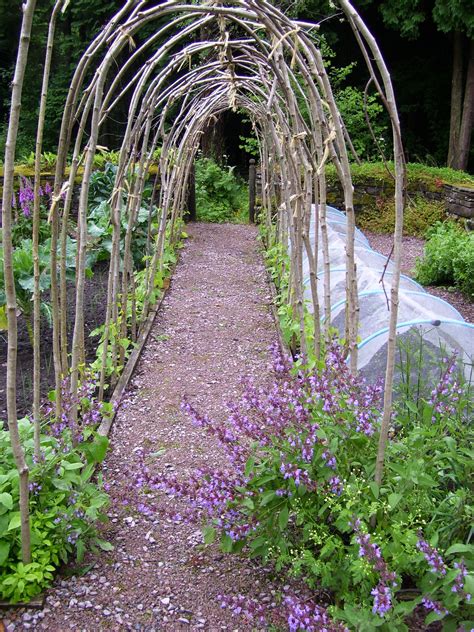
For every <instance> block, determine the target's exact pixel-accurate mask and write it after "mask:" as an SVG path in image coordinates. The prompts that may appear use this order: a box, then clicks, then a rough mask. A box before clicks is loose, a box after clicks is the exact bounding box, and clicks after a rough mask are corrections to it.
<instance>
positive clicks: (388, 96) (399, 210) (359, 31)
mask: <svg viewBox="0 0 474 632" xmlns="http://www.w3.org/2000/svg"><path fill="white" fill-rule="evenodd" d="M340 4H341V6H342V8H343V10H344V12H345V13H346V15H347V17H348V19H349V23H350V25H351V27H352V30H353V31H354V34H355V36H356V39H357V41H358V43H359V46H360V48H361V50H362V54H363V55H364V58H365V61H366V63H367V66H368V68H369V72H370V74H371V77H372V79H373V80H374V84H375V85H376V86H377V89H378V91H379V93H380V94H381V97H382V100H383V101H384V104H385V107H386V108H387V111H388V113H389V115H390V121H391V123H392V131H393V148H394V159H395V160H394V162H395V232H394V257H393V259H394V264H395V268H394V272H393V275H392V279H393V280H392V289H391V295H390V325H389V337H388V345H387V366H386V370H385V389H384V407H383V417H382V425H381V428H380V439H379V445H378V451H377V460H376V466H375V482H376V483H377V485H380V483H381V482H382V476H383V466H384V459H385V449H386V445H387V439H388V431H389V427H390V420H391V417H392V401H393V378H394V371H395V355H396V327H397V318H398V292H399V286H400V268H401V255H402V234H403V211H404V197H405V196H404V193H405V179H406V172H405V171H406V170H405V157H404V153H403V145H402V140H401V130H400V121H399V118H398V111H397V106H396V102H395V94H394V91H393V85H392V81H391V78H390V74H389V72H388V69H387V66H386V65H385V62H384V60H383V57H382V54H381V52H380V49H379V47H378V45H377V42H376V41H375V39H374V37H373V36H372V34H371V33H370V31H369V29H368V28H367V27H366V25H365V24H364V22H363V20H362V19H361V17H360V16H359V14H358V13H357V11H356V10H355V9H354V7H353V6H352V5H351V4H350V2H348V1H347V0H340ZM372 60H373V61H374V62H375V65H376V68H377V70H378V72H379V73H380V78H381V80H382V84H383V89H382V86H381V84H380V82H379V79H378V77H377V75H376V73H375V69H374V66H373V63H372Z"/></svg>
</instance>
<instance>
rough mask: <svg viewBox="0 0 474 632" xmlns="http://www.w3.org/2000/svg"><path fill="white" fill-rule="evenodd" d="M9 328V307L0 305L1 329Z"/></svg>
mask: <svg viewBox="0 0 474 632" xmlns="http://www.w3.org/2000/svg"><path fill="white" fill-rule="evenodd" d="M6 329H8V318H7V308H6V306H5V305H0V331H3V330H6Z"/></svg>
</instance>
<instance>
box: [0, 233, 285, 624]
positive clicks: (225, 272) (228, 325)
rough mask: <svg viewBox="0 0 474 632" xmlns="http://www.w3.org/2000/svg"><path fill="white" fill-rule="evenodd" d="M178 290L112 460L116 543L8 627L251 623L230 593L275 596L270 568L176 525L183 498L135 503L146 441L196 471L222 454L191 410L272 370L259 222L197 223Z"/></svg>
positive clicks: (219, 408)
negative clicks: (141, 506) (230, 602)
mask: <svg viewBox="0 0 474 632" xmlns="http://www.w3.org/2000/svg"><path fill="white" fill-rule="evenodd" d="M189 232H190V239H189V241H188V243H187V244H186V246H185V248H184V250H183V251H182V254H181V260H180V263H179V265H178V267H177V269H176V272H175V275H174V277H173V281H172V286H171V290H170V292H169V294H168V295H167V297H166V298H165V301H164V304H163V308H162V310H161V311H160V313H159V315H158V317H157V319H156V322H155V324H154V327H153V329H152V332H151V335H150V338H149V340H148V343H147V345H146V348H145V350H144V353H143V355H142V357H141V360H140V363H139V365H138V368H137V370H136V372H135V375H134V377H133V378H132V381H131V384H130V386H129V389H128V392H127V394H126V400H127V401H126V404H125V405H124V406H122V408H121V409H120V410H119V412H118V415H117V418H116V420H115V423H114V426H113V429H112V434H111V442H112V445H111V451H110V453H109V455H108V457H107V459H106V463H105V466H104V476H105V478H106V480H107V481H108V483H109V484H110V494H111V499H112V504H111V509H110V511H109V516H110V522H109V523H108V524H107V525H106V526H105V527H104V529H103V532H104V537H105V538H106V539H107V540H108V541H110V542H112V543H113V544H114V547H115V548H114V550H113V551H112V552H110V553H101V554H100V555H92V554H90V555H89V556H88V558H87V559H86V563H87V564H90V565H92V567H91V568H90V570H89V572H87V573H86V574H85V575H83V576H82V577H80V576H73V577H71V578H65V577H64V576H63V577H58V579H57V581H56V584H55V586H54V587H53V588H52V589H51V590H49V591H48V593H47V598H46V604H45V608H44V609H42V610H39V611H34V610H28V611H25V610H12V611H9V612H7V613H6V619H5V620H4V623H5V628H6V630H7V631H8V632H11V631H12V630H26V629H39V630H43V629H44V630H49V631H50V632H56V631H57V632H60V631H61V632H62V631H64V630H87V631H89V630H90V631H95V630H147V631H151V630H190V629H191V630H199V629H205V630H212V631H217V630H247V629H248V630H250V629H252V627H251V626H250V627H246V625H245V623H244V624H243V623H242V620H240V619H236V618H232V616H231V614H230V613H229V612H228V611H226V610H222V609H221V607H220V604H219V600H218V599H217V595H218V594H220V593H226V592H227V593H229V594H237V593H238V592H242V593H244V594H245V593H250V594H251V595H252V596H254V597H256V596H258V595H261V599H263V600H266V601H271V600H272V586H271V584H270V580H269V571H268V570H265V569H263V568H261V567H258V566H257V565H256V564H254V563H253V562H249V561H248V560H245V559H243V558H242V559H241V558H238V557H237V556H229V555H226V556H224V555H222V553H220V551H219V549H218V547H217V545H213V546H210V547H206V548H203V547H202V537H201V533H200V530H198V529H197V526H190V525H187V524H184V523H176V522H175V520H174V519H173V515H174V514H175V513H176V511H179V510H180V507H179V504H178V503H177V502H174V501H171V500H169V499H168V498H166V497H165V496H164V495H162V494H158V493H157V494H156V498H155V507H156V513H155V514H154V515H152V516H146V515H142V514H140V513H139V512H138V511H137V509H136V503H131V502H130V504H124V502H125V503H127V495H128V494H129V480H130V472H133V471H134V469H136V468H137V467H138V458H137V450H138V449H140V448H144V449H145V450H151V451H152V452H153V451H159V450H163V451H164V452H163V454H162V455H161V456H159V457H157V458H155V459H154V460H153V461H152V463H151V464H150V468H151V469H154V471H157V470H159V469H160V468H161V469H162V470H164V471H172V472H175V473H176V474H178V475H183V476H184V475H185V474H186V472H187V471H189V470H192V469H194V468H195V467H198V466H199V465H202V464H204V463H209V462H211V463H214V464H216V465H218V464H220V463H223V455H222V453H221V452H220V448H219V447H218V446H217V444H214V443H213V442H212V441H211V440H210V438H209V437H208V436H207V435H205V434H204V433H203V432H202V430H200V429H196V428H195V427H194V426H193V425H192V424H191V422H190V420H189V419H188V418H186V417H185V415H184V414H183V413H182V412H181V410H180V404H181V401H182V398H183V396H184V395H186V396H187V397H188V398H189V400H190V401H191V403H193V404H196V405H197V407H198V408H199V409H200V410H202V411H205V412H207V413H209V414H210V415H213V416H215V418H224V416H225V414H226V409H225V404H226V402H228V401H229V400H231V399H233V398H234V397H235V396H236V395H237V394H238V393H240V388H241V387H240V378H241V377H243V376H245V375H254V376H255V377H256V378H257V379H258V380H263V379H265V376H266V374H267V369H266V367H267V365H268V364H269V361H270V357H269V347H270V345H271V344H272V342H274V340H275V339H276V332H275V325H274V322H273V319H272V316H271V311H270V301H271V297H270V290H269V287H268V285H267V280H266V273H265V270H264V267H263V262H262V260H261V257H260V254H259V252H258V247H257V241H256V229H255V228H254V227H252V226H243V225H209V224H207V225H201V224H194V225H192V226H190V227H189Z"/></svg>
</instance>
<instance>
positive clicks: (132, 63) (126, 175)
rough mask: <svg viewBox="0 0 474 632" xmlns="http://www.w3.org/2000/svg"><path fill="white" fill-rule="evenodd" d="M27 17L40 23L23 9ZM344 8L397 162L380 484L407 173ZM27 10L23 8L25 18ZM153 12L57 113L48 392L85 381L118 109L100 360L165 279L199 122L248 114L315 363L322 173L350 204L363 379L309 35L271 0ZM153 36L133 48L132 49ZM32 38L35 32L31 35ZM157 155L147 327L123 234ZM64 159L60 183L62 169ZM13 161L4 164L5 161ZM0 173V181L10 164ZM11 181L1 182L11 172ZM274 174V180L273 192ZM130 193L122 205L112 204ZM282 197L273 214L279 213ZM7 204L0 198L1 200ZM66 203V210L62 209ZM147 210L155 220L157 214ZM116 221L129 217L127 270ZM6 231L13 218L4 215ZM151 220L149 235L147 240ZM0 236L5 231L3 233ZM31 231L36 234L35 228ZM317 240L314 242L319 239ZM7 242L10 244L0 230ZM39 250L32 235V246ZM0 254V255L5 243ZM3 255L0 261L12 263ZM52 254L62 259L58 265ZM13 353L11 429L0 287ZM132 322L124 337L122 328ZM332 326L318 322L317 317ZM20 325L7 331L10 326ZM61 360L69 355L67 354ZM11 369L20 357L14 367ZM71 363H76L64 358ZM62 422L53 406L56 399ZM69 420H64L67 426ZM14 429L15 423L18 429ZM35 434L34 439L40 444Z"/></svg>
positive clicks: (95, 57) (349, 325)
mask: <svg viewBox="0 0 474 632" xmlns="http://www.w3.org/2000/svg"><path fill="white" fill-rule="evenodd" d="M28 2H29V4H28V5H27V10H26V12H25V15H29V12H31V10H34V2H32V0H28ZM67 4H68V0H58V1H57V2H56V4H55V6H54V8H53V11H52V15H51V22H50V27H49V36H48V42H47V49H46V60H45V68H44V77H43V89H42V96H41V104H40V115H39V121H38V136H37V145H36V156H37V160H36V165H35V188H36V192H38V190H39V175H40V163H39V156H40V154H41V148H42V133H43V127H44V114H45V104H46V100H47V92H48V80H49V72H50V66H51V55H52V50H53V46H54V28H55V24H56V20H57V18H58V16H59V14H60V11H62V10H66V9H67ZM338 4H339V6H340V7H341V9H342V11H343V12H344V14H345V16H346V19H347V20H348V22H349V24H350V25H351V27H352V30H353V32H354V35H355V37H356V39H357V41H358V43H359V45H360V48H361V50H362V54H363V56H364V58H365V61H366V63H367V67H368V70H369V74H370V77H371V80H372V81H373V82H374V84H375V87H376V88H377V90H378V91H379V93H380V95H381V97H382V100H383V102H384V104H385V106H386V109H387V111H388V113H389V116H390V120H391V122H392V130H393V141H394V143H393V144H394V157H395V174H394V177H395V183H396V186H395V206H396V226H395V234H394V244H395V245H394V255H393V261H394V264H395V265H394V272H393V275H392V285H391V296H390V309H391V315H390V329H389V336H388V349H389V351H388V354H387V367H386V380H385V400H384V414H383V421H382V430H381V438H380V445H379V453H378V457H377V470H376V480H377V482H380V480H381V476H382V467H383V455H384V450H385V442H386V439H387V433H388V424H389V421H390V415H391V404H392V383H393V371H394V361H395V333H396V323H397V307H398V289H399V280H400V250H401V249H400V246H401V237H402V221H403V190H404V179H405V175H404V159H403V149H402V143H401V136H400V126H399V121H398V114H397V109H396V104H395V98H394V93H393V88H392V83H391V80H390V76H389V73H388V71H387V68H386V66H385V63H384V61H383V58H382V55H381V54H380V51H379V48H378V46H377V44H376V42H375V40H374V38H373V37H372V36H371V34H370V32H369V31H368V29H367V28H366V26H365V25H364V23H363V21H362V20H361V18H360V16H359V15H358V13H357V12H356V10H355V9H354V8H353V7H352V5H351V4H350V2H348V0H339V2H338ZM31 5H33V9H31ZM150 5H152V3H151V2H150V1H148V0H128V1H126V2H124V4H123V6H122V8H121V9H120V10H119V11H118V12H117V13H116V14H115V15H114V16H113V17H112V18H111V20H110V21H109V22H108V23H107V24H106V25H105V26H104V28H103V29H102V31H101V32H100V33H99V34H98V35H97V36H96V38H95V39H94V40H93V41H92V42H91V43H90V45H89V46H88V47H87V49H86V51H85V53H84V55H83V56H82V58H81V59H80V61H79V62H78V65H77V68H76V71H75V73H74V76H73V78H72V81H71V84H70V88H69V92H68V95H67V99H66V101H65V104H64V114H63V118H62V124H61V130H60V136H59V140H58V151H57V165H56V172H55V180H54V194H53V202H52V205H51V208H50V221H51V238H52V243H51V253H52V256H51V270H52V271H53V274H52V275H51V278H52V281H51V285H52V287H51V302H52V312H53V352H54V366H55V376H56V391H57V393H60V386H61V381H62V379H63V377H64V376H65V375H68V374H70V376H71V385H70V388H71V393H72V395H75V394H76V393H77V389H78V383H79V367H80V365H81V364H82V363H83V360H84V282H85V278H86V245H87V208H88V194H89V180H90V176H91V174H92V171H93V166H94V157H95V155H96V153H97V152H98V151H100V147H99V145H98V142H99V133H100V130H101V129H102V127H103V125H104V123H105V122H106V121H107V120H108V118H109V117H112V116H113V115H114V111H115V108H116V107H117V105H118V104H119V103H120V102H121V101H122V100H123V99H127V100H128V103H129V105H128V118H127V124H126V128H125V130H124V133H123V139H122V143H121V148H120V152H119V161H118V167H117V172H116V177H115V183H114V189H113V193H112V196H111V199H110V220H111V224H112V227H113V234H112V249H111V256H110V266H109V275H108V288H107V310H106V321H105V329H104V336H103V338H104V340H103V345H104V350H110V352H111V354H112V358H113V363H114V366H118V365H119V364H120V363H122V362H123V350H122V349H121V348H120V347H119V346H118V345H117V342H116V337H115V338H114V337H113V336H112V335H111V331H112V329H114V330H116V331H117V330H118V331H120V335H121V337H127V336H130V337H131V338H132V340H133V339H135V338H136V337H137V336H138V335H139V332H140V326H141V325H142V324H143V323H144V321H145V319H146V317H147V314H148V311H149V309H150V307H151V303H152V297H153V288H154V278H155V275H156V272H157V270H159V269H160V267H161V266H162V265H163V252H164V245H165V236H166V231H167V230H168V231H169V232H170V239H171V240H174V239H176V234H175V231H176V226H177V219H178V218H179V217H181V216H182V214H183V211H184V210H185V209H184V207H185V199H186V190H187V184H188V180H189V176H190V171H191V167H192V163H193V160H194V157H195V155H196V152H197V150H198V147H199V140H200V137H201V135H202V133H203V132H204V130H205V128H206V126H207V124H208V122H209V120H210V119H212V117H215V116H218V115H219V114H220V113H221V112H223V111H224V110H226V109H237V108H241V109H244V110H245V111H246V112H247V114H248V116H249V117H250V120H251V122H252V125H253V127H254V129H255V133H256V136H257V139H258V141H259V154H260V165H261V174H262V207H263V213H264V221H265V223H266V227H267V229H268V232H269V235H270V240H271V242H272V243H279V244H281V246H282V248H283V250H285V251H288V252H289V253H290V262H291V263H290V283H289V289H288V295H287V301H288V304H289V305H290V306H291V309H292V311H293V314H294V316H295V318H296V319H297V321H298V323H299V329H300V341H301V353H302V354H303V355H305V354H306V353H307V351H308V344H312V345H314V352H315V354H316V355H317V356H318V355H319V354H320V353H321V343H322V340H324V338H325V337H326V338H327V336H328V332H327V331H321V326H320V315H321V314H322V313H325V314H329V312H330V304H331V302H330V264H329V245H328V233H327V222H326V178H325V168H324V167H325V164H326V163H327V162H328V161H331V162H332V163H333V164H334V165H335V168H336V173H337V175H338V178H339V180H340V183H341V186H342V189H343V193H344V207H345V213H346V221H347V238H346V245H345V248H346V266H345V268H346V318H345V323H346V325H345V326H346V331H345V336H344V339H345V341H346V342H345V344H346V348H347V354H348V356H349V362H350V366H351V369H352V371H354V372H355V371H356V370H357V330H358V304H357V270H356V266H355V257H354V236H355V218H354V208H353V186H352V180H351V173H350V166H349V156H348V148H350V147H351V144H350V139H348V136H347V133H346V130H345V128H344V124H343V121H342V118H341V115H340V113H339V111H338V108H337V104H336V102H335V99H334V95H333V92H332V89H331V84H330V80H329V77H328V74H327V72H326V70H325V65H324V61H323V57H322V54H321V51H320V50H319V48H318V46H317V42H316V41H315V38H314V37H313V35H314V30H315V29H317V25H314V24H308V23H303V22H300V21H295V20H291V19H290V18H289V17H287V16H286V15H284V14H283V13H282V12H281V11H279V10H278V9H277V8H275V7H274V6H272V5H271V4H270V3H269V2H267V1H266V0H228V1H226V2H223V1H221V0H209V1H208V2H198V3H196V4H194V3H185V2H180V1H179V0H167V1H165V2H160V3H159V4H157V5H154V6H153V5H152V6H150ZM154 24H156V30H154V31H152V32H151V34H150V35H147V36H145V39H144V41H142V42H141V43H140V44H139V45H138V46H137V45H136V39H137V36H139V35H140V33H142V32H143V29H144V28H145V27H146V28H148V29H149V28H150V27H151V26H152V25H154ZM30 28H31V25H30ZM158 147H159V148H160V151H161V154H160V158H159V164H158V172H157V176H156V178H155V186H154V194H155V193H157V200H156V202H157V204H156V207H155V204H154V202H155V199H154V197H155V195H153V198H152V202H151V204H150V213H156V214H157V217H156V219H157V220H158V224H159V228H158V231H157V234H156V235H151V233H150V232H149V234H148V238H147V248H146V253H145V255H146V256H147V265H146V283H145V299H144V305H143V309H142V311H141V313H138V312H137V309H136V300H135V292H136V287H135V277H134V268H133V259H132V257H131V244H132V240H133V228H134V226H135V223H136V220H137V214H138V210H139V208H140V206H141V203H142V196H143V190H144V186H145V181H146V177H147V174H148V172H149V169H150V166H151V164H152V161H153V157H154V155H155V152H156V150H157V148H158ZM69 154H71V155H72V159H71V164H70V168H69V174H68V175H66V173H67V172H66V161H67V158H68V155H69ZM8 160H10V159H8ZM8 160H6V163H5V174H6V175H8V173H9V168H10V162H11V160H10V162H8ZM79 166H81V168H82V174H81V182H80V187H79V208H78V237H77V239H78V258H77V270H76V308H75V319H74V333H73V341H72V346H71V348H70V349H69V347H68V341H67V327H66V316H65V309H64V308H65V305H66V302H67V299H66V238H67V220H68V217H69V214H70V211H71V204H72V195H73V188H74V185H75V181H76V179H77V178H78V175H79ZM7 167H8V168H7ZM275 174H278V178H279V181H280V186H279V192H277V191H276V185H275ZM11 187H12V182H8V177H7V178H6V182H5V187H4V199H3V209H4V215H5V214H7V216H8V214H10V215H9V217H10V218H11ZM125 191H126V192H127V196H126V199H124V196H123V195H122V193H123V192H125ZM277 193H279V198H280V199H279V204H278V206H277V208H275V205H274V200H275V198H276V197H277ZM8 196H9V199H8ZM63 198H64V199H63ZM38 200H39V196H38V194H37V195H36V202H35V213H34V216H35V221H36V222H37V220H38V216H39V215H38V213H39V202H38ZM155 208H156V209H157V210H155ZM311 216H313V221H314V231H315V238H314V247H313V245H312V244H311V240H310V238H309V230H310V224H311V221H310V220H311ZM121 217H126V218H127V231H126V234H125V237H124V240H123V258H122V260H121V252H120V243H121V222H120V219H121ZM7 220H8V217H7ZM150 223H151V222H149V227H150ZM6 225H7V226H8V221H7V222H6ZM35 226H36V229H35V230H36V231H37V229H38V225H37V223H36V224H35ZM319 235H320V236H321V239H319ZM4 239H5V240H6V241H7V242H8V240H9V239H10V245H11V235H9V234H8V231H4ZM34 239H35V244H36V245H37V243H38V241H37V232H36V233H35V235H34ZM7 245H8V243H7ZM6 250H8V248H7V249H6ZM58 252H59V256H58V254H57V253H58ZM304 255H305V256H307V258H308V261H309V269H310V285H311V300H312V304H313V305H312V306H313V314H314V320H313V324H314V336H313V340H312V341H308V340H307V339H306V331H305V307H304V298H303V273H302V261H303V256H304ZM321 260H322V263H323V267H324V270H325V284H324V292H323V295H322V296H319V295H318V284H317V280H316V273H317V270H318V266H319V263H318V262H319V261H321ZM38 265H39V264H38V262H37V261H36V262H35V298H34V301H35V366H36V369H35V380H34V384H35V387H34V393H35V394H34V399H35V405H34V411H35V420H36V422H37V424H38V423H39V420H38V415H39V412H38V411H39V377H38V366H39V302H40V299H39V283H38V278H39V267H38ZM7 293H8V297H9V308H8V314H9V323H10V322H11V323H12V327H11V334H12V335H11V337H10V336H9V340H11V345H10V343H9V345H10V348H11V352H10V351H9V370H8V378H7V380H8V384H7V388H8V391H9V402H10V404H9V421H10V420H11V421H12V423H16V416H15V415H16V414H15V415H14V413H13V404H12V401H13V399H12V394H14V383H13V377H12V375H11V369H12V367H13V362H14V356H15V353H16V352H15V351H14V349H13V347H14V346H15V344H14V341H15V336H16V333H15V332H14V327H13V323H16V315H15V313H14V312H15V310H14V309H13V306H14V304H15V297H14V288H13V294H12V288H11V284H10V285H9V286H8V287H7ZM129 309H131V312H132V321H131V325H130V326H128V325H127V322H126V319H125V318H123V317H121V315H123V314H126V313H127V311H128V310H129ZM327 320H328V319H327ZM15 326H16V325H15ZM69 352H70V355H69ZM106 355H107V354H106V353H105V351H104V353H103V362H102V367H101V374H100V384H99V394H100V396H101V397H102V396H103V394H104V387H105V373H106ZM15 357H16V356H15ZM69 357H70V358H71V359H70V360H69ZM56 408H57V414H58V415H59V414H61V401H60V397H57V402H56ZM75 415H77V411H73V417H74V416H75ZM13 417H15V419H14V418H13ZM38 436H39V435H38Z"/></svg>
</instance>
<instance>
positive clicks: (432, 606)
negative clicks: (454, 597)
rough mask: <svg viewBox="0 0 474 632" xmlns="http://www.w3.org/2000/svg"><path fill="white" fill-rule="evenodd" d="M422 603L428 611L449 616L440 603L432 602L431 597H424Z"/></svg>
mask: <svg viewBox="0 0 474 632" xmlns="http://www.w3.org/2000/svg"><path fill="white" fill-rule="evenodd" d="M421 603H422V604H423V606H424V607H425V608H426V609H427V610H432V611H433V612H436V614H439V615H447V614H449V611H448V610H446V608H444V607H443V605H442V604H441V603H440V602H439V601H432V600H431V599H430V598H429V597H423V599H422V600H421Z"/></svg>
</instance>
